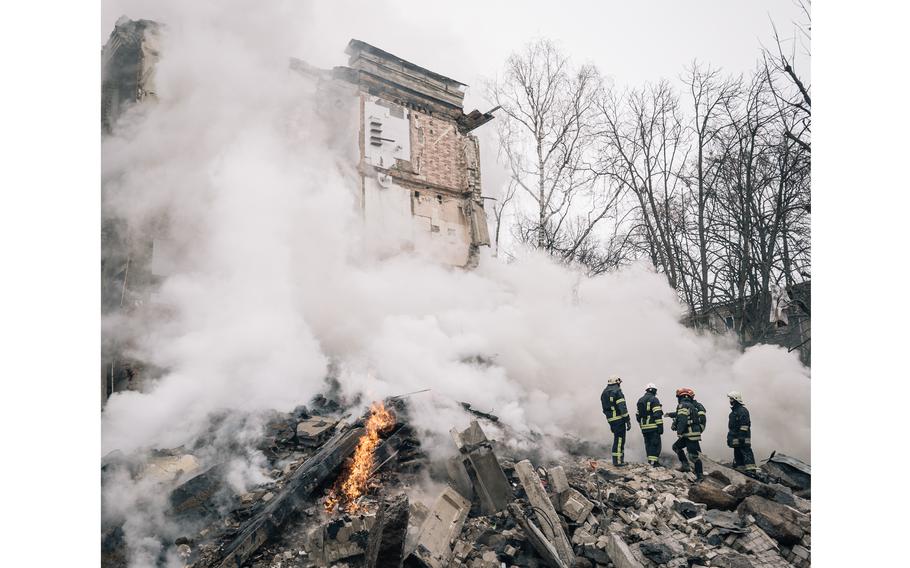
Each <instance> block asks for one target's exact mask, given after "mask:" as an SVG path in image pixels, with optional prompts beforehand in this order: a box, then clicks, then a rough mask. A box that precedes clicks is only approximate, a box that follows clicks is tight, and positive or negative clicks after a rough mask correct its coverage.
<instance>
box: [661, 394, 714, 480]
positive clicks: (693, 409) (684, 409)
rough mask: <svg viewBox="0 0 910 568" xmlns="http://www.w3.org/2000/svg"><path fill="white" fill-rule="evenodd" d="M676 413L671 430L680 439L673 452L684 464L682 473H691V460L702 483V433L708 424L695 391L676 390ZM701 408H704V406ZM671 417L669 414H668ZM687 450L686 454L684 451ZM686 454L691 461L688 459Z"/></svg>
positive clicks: (696, 477)
mask: <svg viewBox="0 0 910 568" xmlns="http://www.w3.org/2000/svg"><path fill="white" fill-rule="evenodd" d="M676 400H677V406H676V412H674V413H672V415H673V425H672V426H671V428H672V429H673V430H675V431H676V435H677V436H679V438H678V439H677V440H676V443H674V444H673V451H674V452H676V455H677V456H679V461H680V462H682V471H686V472H687V471H690V469H689V460H691V461H692V463H693V464H694V466H695V479H696V480H698V481H701V480H702V478H703V468H702V463H701V457H700V455H699V454H701V444H700V442H701V433H702V431H703V429H704V426H703V425H704V424H705V423H707V417H706V415H705V414H699V412H704V410H702V411H699V406H700V405H696V403H695V391H693V390H692V389H690V388H680V389H676ZM701 408H704V407H703V406H702V407H701ZM668 415H669V414H668ZM683 450H685V452H684V451H683ZM686 452H687V453H688V454H689V459H688V460H687V459H686Z"/></svg>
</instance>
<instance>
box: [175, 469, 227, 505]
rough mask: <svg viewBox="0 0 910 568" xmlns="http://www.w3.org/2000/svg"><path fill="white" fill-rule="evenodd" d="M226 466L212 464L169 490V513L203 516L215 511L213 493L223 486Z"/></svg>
mask: <svg viewBox="0 0 910 568" xmlns="http://www.w3.org/2000/svg"><path fill="white" fill-rule="evenodd" d="M226 470H227V466H226V465H224V464H220V465H216V466H212V467H210V468H208V469H207V470H205V471H204V472H202V473H200V474H199V475H196V476H194V477H192V478H190V479H188V480H187V481H185V482H184V483H182V484H180V485H178V486H177V487H175V488H174V490H173V491H171V494H170V497H169V500H170V505H171V509H170V513H171V514H173V515H177V516H190V515H192V516H203V515H205V514H207V513H214V512H215V511H216V505H215V502H214V501H215V495H216V494H217V493H218V492H219V491H220V490H221V488H222V487H224V476H225V473H226Z"/></svg>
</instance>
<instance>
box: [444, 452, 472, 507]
mask: <svg viewBox="0 0 910 568" xmlns="http://www.w3.org/2000/svg"><path fill="white" fill-rule="evenodd" d="M466 460H467V458H466V457H465V456H463V455H457V456H452V457H450V458H449V459H447V460H446V473H448V475H449V482H450V483H451V485H452V486H453V487H455V489H456V490H457V491H458V493H459V494H461V495H462V496H463V497H465V498H466V499H468V500H472V499H474V484H473V483H472V482H471V476H470V475H468V469H467V468H468V467H470V466H469V465H466V464H465V461H466Z"/></svg>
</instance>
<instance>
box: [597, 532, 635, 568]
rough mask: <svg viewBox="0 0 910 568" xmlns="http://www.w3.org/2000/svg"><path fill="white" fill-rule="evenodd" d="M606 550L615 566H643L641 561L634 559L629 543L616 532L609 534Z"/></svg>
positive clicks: (620, 567) (617, 567) (628, 567)
mask: <svg viewBox="0 0 910 568" xmlns="http://www.w3.org/2000/svg"><path fill="white" fill-rule="evenodd" d="M606 552H607V556H609V557H610V561H611V562H612V563H613V565H614V566H616V568H644V567H643V566H642V563H641V562H639V561H638V560H636V559H635V556H634V555H633V554H632V550H630V549H629V545H627V544H626V543H625V541H623V539H622V538H620V537H619V535H617V534H611V535H610V537H609V540H607V550H606Z"/></svg>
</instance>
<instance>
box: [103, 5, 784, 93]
mask: <svg viewBox="0 0 910 568" xmlns="http://www.w3.org/2000/svg"><path fill="white" fill-rule="evenodd" d="M269 4H274V5H276V6H280V5H281V2H265V3H262V4H260V8H258V9H257V11H258V10H261V6H265V5H269ZM158 6H160V4H159V3H157V2H144V1H142V0H116V1H114V0H107V1H105V2H103V4H102V26H101V29H102V36H103V37H102V39H101V41H102V43H103V42H104V41H105V40H106V38H107V35H108V34H109V33H110V30H111V28H112V27H113V24H114V22H115V21H116V20H117V18H118V17H119V16H120V15H122V14H126V15H128V16H129V17H131V18H133V19H138V18H152V19H156V18H160V17H161V12H159V13H156V11H157V10H159V8H158ZM288 13H289V14H290V13H291V11H288ZM298 14H299V13H298ZM288 17H289V18H294V17H298V18H299V17H300V16H299V15H289V16H288ZM307 19H308V20H309V22H304V21H301V23H300V28H301V40H300V41H301V44H300V52H299V53H294V54H289V55H295V56H298V57H301V58H303V59H306V60H307V61H309V62H310V63H313V64H314V65H318V66H322V67H331V66H333V65H341V64H344V63H345V62H346V56H345V55H344V53H343V50H344V47H345V45H346V44H347V41H348V40H349V39H350V38H352V37H353V38H357V39H361V40H363V41H366V42H368V43H372V44H374V45H376V46H377V47H380V48H382V49H384V50H386V51H389V52H391V53H394V54H395V55H398V56H399V57H402V58H404V59H407V60H409V61H413V62H414V63H416V64H418V65H421V66H423V67H427V68H429V69H432V70H434V71H436V72H438V73H441V74H443V75H446V76H449V77H452V78H454V79H457V80H459V81H462V82H465V83H468V84H469V85H471V86H472V87H474V88H473V89H469V90H468V94H467V97H466V103H465V104H466V106H467V107H468V110H470V109H471V108H473V107H474V106H484V105H485V104H486V103H485V102H484V101H483V100H482V99H481V98H480V96H481V94H482V93H481V90H482V89H481V85H482V82H483V80H484V79H485V78H491V77H493V76H495V74H496V73H497V72H498V71H499V70H500V69H501V67H502V64H503V62H504V60H505V59H506V57H508V55H509V54H510V53H511V52H512V51H514V50H515V49H517V48H518V47H520V46H521V45H522V44H523V43H525V42H527V41H529V40H531V39H533V38H535V37H540V36H543V37H548V38H550V39H553V40H555V41H557V42H558V43H559V44H560V45H561V46H562V47H563V48H564V49H565V51H566V52H567V53H568V54H569V56H570V57H572V58H573V59H574V60H576V61H579V62H591V63H594V64H595V65H597V67H598V68H599V69H600V71H601V72H602V73H603V74H604V75H606V76H607V77H609V78H611V79H612V80H613V82H614V84H615V85H617V86H620V87H625V86H630V85H639V84H641V83H643V82H645V81H655V80H658V79H660V78H662V77H665V78H669V79H675V78H677V77H678V76H679V75H680V74H681V72H682V70H683V68H684V66H686V65H687V64H688V63H690V62H691V61H692V60H693V59H696V58H697V59H699V60H702V61H705V62H709V63H711V64H712V65H715V66H720V67H723V68H724V69H726V70H728V71H730V72H732V73H741V72H745V71H748V70H749V69H751V68H752V66H753V65H754V63H755V61H756V59H757V57H758V54H759V46H760V42H764V43H765V44H766V45H769V46H770V45H771V38H772V35H771V24H770V21H771V19H773V20H774V21H775V22H776V24H777V26H778V29H779V30H780V33H781V35H782V36H790V35H792V25H791V22H792V21H794V20H799V19H801V13H800V9H799V7H798V6H797V4H796V2H795V0H764V1H762V2H756V1H743V0H699V1H695V0H688V1H648V2H630V1H628V0H623V1H584V0H562V1H559V2H553V1H552V0H550V1H541V0H531V1H521V2H519V1H508V2H506V1H485V2H479V1H475V0H464V1H462V2H458V3H449V2H427V1H426V0H423V1H415V0H402V1H391V0H370V1H364V0H359V1H355V0H333V1H330V2H329V1H326V2H312V3H310V15H309V16H308V17H307ZM314 21H315V22H316V26H315V29H317V30H318V33H315V34H314V33H311V32H308V31H304V30H313V29H314V26H312V25H311V24H312V23H313V22H314ZM285 23H287V24H288V25H293V22H285ZM308 24H310V25H308ZM483 110H486V109H483Z"/></svg>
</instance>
